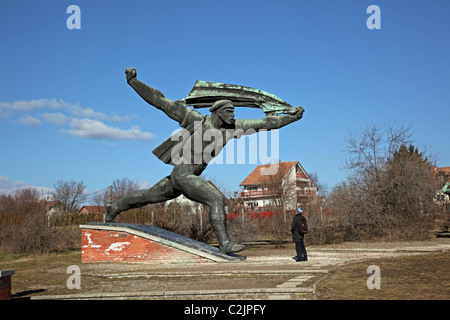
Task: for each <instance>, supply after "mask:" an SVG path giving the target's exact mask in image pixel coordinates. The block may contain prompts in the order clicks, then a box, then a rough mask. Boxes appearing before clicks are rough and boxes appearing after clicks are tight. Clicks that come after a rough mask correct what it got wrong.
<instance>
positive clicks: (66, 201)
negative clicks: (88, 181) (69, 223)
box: [53, 180, 86, 216]
mask: <svg viewBox="0 0 450 320" xmlns="http://www.w3.org/2000/svg"><path fill="white" fill-rule="evenodd" d="M53 187H54V188H55V192H54V193H53V199H55V200H57V201H60V202H61V206H62V210H63V212H64V213H65V214H70V216H72V214H73V213H74V212H75V211H76V210H77V208H78V205H79V204H80V202H81V201H82V199H83V198H82V196H83V194H84V192H85V190H86V186H85V185H84V182H82V181H81V182H76V181H74V180H70V181H62V180H59V181H58V182H57V183H55V184H54V185H53Z"/></svg>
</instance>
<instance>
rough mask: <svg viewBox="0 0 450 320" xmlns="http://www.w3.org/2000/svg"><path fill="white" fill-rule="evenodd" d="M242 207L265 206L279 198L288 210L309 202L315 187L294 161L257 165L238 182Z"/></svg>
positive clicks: (314, 197) (311, 199) (313, 196)
mask: <svg viewBox="0 0 450 320" xmlns="http://www.w3.org/2000/svg"><path fill="white" fill-rule="evenodd" d="M239 186H240V187H241V188H242V189H243V190H242V192H241V197H242V199H243V201H244V207H246V208H250V207H268V206H274V205H276V202H277V201H282V202H283V205H284V207H285V209H287V210H292V209H295V208H296V207H297V204H299V205H300V206H305V205H306V204H308V203H311V201H313V200H314V199H316V197H317V191H318V189H317V186H316V185H315V184H314V182H313V181H312V180H311V178H310V177H309V175H308V173H307V172H306V170H305V169H304V168H303V167H302V165H301V164H300V162H298V161H288V162H284V161H282V162H279V163H275V164H267V165H260V166H257V167H256V168H255V170H253V171H252V172H251V173H250V174H249V175H248V176H247V177H246V178H245V179H244V181H242V182H241V184H240V185H239Z"/></svg>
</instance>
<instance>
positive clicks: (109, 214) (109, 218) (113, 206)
mask: <svg viewBox="0 0 450 320" xmlns="http://www.w3.org/2000/svg"><path fill="white" fill-rule="evenodd" d="M120 212H121V211H120V210H119V207H118V206H117V203H116V202H108V203H107V204H106V214H105V221H104V222H105V223H115V222H116V221H114V218H115V217H116V216H117V215H118V214H119V213H120Z"/></svg>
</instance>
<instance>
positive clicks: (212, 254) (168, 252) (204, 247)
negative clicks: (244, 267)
mask: <svg viewBox="0 0 450 320" xmlns="http://www.w3.org/2000/svg"><path fill="white" fill-rule="evenodd" d="M80 228H81V261H82V262H85V263H87V262H102V261H103V262H106V261H108V262H159V263H200V262H210V261H214V262H233V261H242V260H245V257H242V256H239V255H227V254H224V253H221V252H219V249H218V248H216V247H213V246H210V245H208V244H205V243H203V242H199V241H195V240H192V239H189V238H187V237H184V236H181V235H179V234H177V233H174V232H170V231H167V230H164V229H161V228H158V227H155V226H151V225H137V224H128V223H89V224H85V225H81V226H80Z"/></svg>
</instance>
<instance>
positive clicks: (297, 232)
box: [291, 214, 308, 242]
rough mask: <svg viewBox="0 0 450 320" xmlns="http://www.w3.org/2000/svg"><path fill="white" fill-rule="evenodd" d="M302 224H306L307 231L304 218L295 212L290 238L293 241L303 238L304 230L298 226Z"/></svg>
mask: <svg viewBox="0 0 450 320" xmlns="http://www.w3.org/2000/svg"><path fill="white" fill-rule="evenodd" d="M302 224H304V225H305V226H306V232H308V225H307V224H306V218H305V217H304V216H302V215H301V214H296V215H295V216H294V219H293V220H292V226H291V232H292V238H293V240H294V242H296V241H302V240H303V236H304V235H305V233H306V232H302V231H301V229H300V226H301V225H302Z"/></svg>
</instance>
